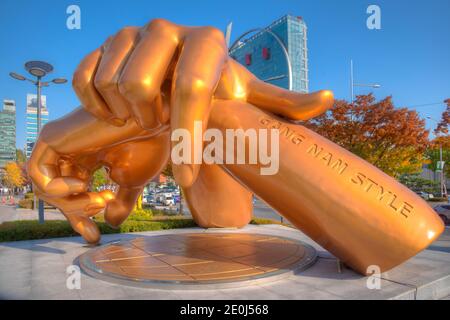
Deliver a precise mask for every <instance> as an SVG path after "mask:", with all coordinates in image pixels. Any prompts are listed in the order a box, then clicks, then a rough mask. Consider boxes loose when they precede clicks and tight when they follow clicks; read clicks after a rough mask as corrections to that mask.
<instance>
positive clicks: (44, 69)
mask: <svg viewBox="0 0 450 320" xmlns="http://www.w3.org/2000/svg"><path fill="white" fill-rule="evenodd" d="M25 70H26V71H27V72H28V73H29V74H31V75H32V76H34V77H35V79H34V80H32V79H28V78H26V77H24V76H22V75H20V74H18V73H15V72H10V73H9V75H10V76H11V77H12V78H14V79H16V80H19V81H25V80H26V81H29V82H31V83H32V84H34V85H35V86H36V93H37V94H36V104H37V106H36V109H37V110H36V111H37V136H36V140H37V138H38V136H39V133H40V132H41V123H42V116H41V108H42V105H41V90H42V87H48V86H49V85H50V82H51V83H54V84H63V83H66V82H67V80H66V79H64V78H55V79H53V80H51V81H50V82H47V81H42V78H43V77H45V76H46V75H47V74H49V73H51V72H52V71H53V66H52V65H51V64H49V63H47V62H44V61H28V62H26V63H25ZM34 203H36V196H35V201H34ZM38 208H39V209H38V212H39V223H44V202H43V201H42V200H41V199H39V205H38Z"/></svg>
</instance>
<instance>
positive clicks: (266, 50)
mask: <svg viewBox="0 0 450 320" xmlns="http://www.w3.org/2000/svg"><path fill="white" fill-rule="evenodd" d="M262 57H263V59H264V60H269V59H270V49H269V48H262Z"/></svg>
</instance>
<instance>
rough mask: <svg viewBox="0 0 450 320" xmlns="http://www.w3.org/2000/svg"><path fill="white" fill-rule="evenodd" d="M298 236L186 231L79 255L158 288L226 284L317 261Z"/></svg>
mask: <svg viewBox="0 0 450 320" xmlns="http://www.w3.org/2000/svg"><path fill="white" fill-rule="evenodd" d="M315 260H316V251H315V250H314V248H312V247H311V246H310V245H307V244H305V243H302V242H300V241H297V240H292V239H287V238H281V237H274V236H269V235H260V234H248V233H211V232H201V233H185V234H182V233H181V234H180V233H178V234H168V235H158V236H150V237H139V238H135V239H132V240H126V241H124V240H122V241H118V242H112V243H109V244H106V245H103V246H100V247H97V248H94V249H91V250H89V251H88V252H86V253H84V254H83V255H81V256H80V259H79V261H80V266H81V268H82V269H83V271H85V272H86V273H87V274H89V275H91V276H93V277H95V278H99V279H102V280H105V281H109V282H116V283H120V284H125V285H130V286H139V287H154V288H168V289H169V288H170V289H174V288H189V289H207V288H227V287H233V286H237V285H238V286H242V285H243V282H245V283H248V284H250V283H251V284H254V283H261V282H268V281H275V280H278V279H280V278H282V277H285V276H288V275H291V274H292V273H294V272H296V271H300V270H304V269H306V268H308V267H309V266H311V265H312V264H314V262H315Z"/></svg>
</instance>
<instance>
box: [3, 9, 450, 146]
mask: <svg viewBox="0 0 450 320" xmlns="http://www.w3.org/2000/svg"><path fill="white" fill-rule="evenodd" d="M73 4H75V5H78V6H79V7H80V9H81V29H80V30H69V29H68V28H67V26H66V20H67V18H68V17H69V14H67V13H66V9H67V7H68V6H69V5H73ZM371 4H375V5H378V6H379V7H380V9H381V29H380V30H369V29H368V28H367V26H366V20H367V18H368V17H369V14H367V12H366V10H367V8H368V6H369V5H371ZM449 13H450V1H449V0H387V1H384V0H371V1H365V0H341V1H337V0H314V1H313V0H258V1H254V0H246V1H242V0H240V1H236V0H227V1H212V0H209V1H206V0H201V1H200V0H199V1H197V0H190V1H186V0H169V1H152V0H146V1H145V0H128V1H124V0H108V1H104V0H83V1H75V0H69V1H67V0H40V1H32V0H27V1H26V0H1V1H0V21H1V22H0V23H1V28H0V43H1V51H0V57H1V59H0V100H3V99H14V100H15V101H16V107H17V147H18V148H23V147H24V144H25V131H26V130H25V108H26V94H27V93H34V91H35V88H34V87H33V86H32V85H31V84H30V83H26V82H19V81H17V80H13V79H12V78H10V77H9V76H8V74H9V72H11V71H15V72H18V73H22V74H25V73H26V72H25V71H24V69H23V64H24V62H26V61H29V60H44V61H48V62H50V63H51V64H53V66H54V67H55V70H54V72H53V74H51V75H49V77H48V80H51V79H52V78H51V77H66V78H67V79H69V80H71V78H72V74H73V72H74V70H75V69H76V67H77V65H78V63H79V62H80V61H81V59H82V58H83V57H84V56H85V55H86V54H88V53H89V52H90V51H92V50H94V49H96V48H97V47H99V46H100V45H101V44H102V43H103V42H104V41H105V40H106V38H107V37H108V36H110V35H113V34H115V33H116V32H117V31H119V30H120V29H121V28H123V27H125V26H143V25H145V24H146V23H147V22H149V21H150V20H152V19H154V18H165V19H168V20H170V21H172V22H174V23H178V24H183V25H191V26H206V25H210V26H215V27H217V28H219V29H221V30H224V31H225V28H226V26H227V24H228V23H229V22H233V32H232V37H231V39H232V40H233V39H235V38H237V37H238V36H239V35H241V34H242V33H244V32H245V31H247V30H249V29H252V28H255V27H264V26H267V25H269V24H270V23H271V22H272V21H274V20H276V19H278V18H280V17H281V16H283V15H285V14H292V15H295V16H302V17H303V19H304V20H305V22H306V24H307V27H308V50H309V51H308V54H309V80H310V91H316V90H321V89H329V90H332V91H333V92H334V94H335V97H336V98H338V99H347V100H348V99H350V60H351V59H353V63H354V78H355V82H356V83H379V84H381V88H379V89H369V88H363V87H357V88H355V94H367V93H369V92H371V91H373V92H374V94H375V96H376V97H377V98H378V99H383V98H384V97H386V96H389V95H392V96H393V101H394V104H395V105H396V106H397V107H409V108H412V109H416V110H417V111H418V112H419V113H420V115H421V116H422V117H423V118H426V117H432V118H434V119H436V120H439V119H440V116H441V113H442V112H443V111H444V109H445V105H444V103H443V100H445V99H446V98H450V19H449V18H448V14H449ZM43 93H44V94H45V95H47V105H48V108H49V111H50V119H57V118H59V117H61V116H63V115H64V114H66V113H68V112H69V111H71V110H72V109H74V108H75V107H77V106H78V105H79V101H78V99H77V97H76V95H75V93H74V92H73V90H72V88H71V85H70V82H69V83H67V84H64V85H52V86H50V87H47V88H44V91H43ZM424 104H425V105H426V106H423V105H424ZM428 104H433V105H428ZM416 106H417V107H416ZM435 126H436V123H435V122H433V121H432V120H427V128H429V129H433V128H434V127H435Z"/></svg>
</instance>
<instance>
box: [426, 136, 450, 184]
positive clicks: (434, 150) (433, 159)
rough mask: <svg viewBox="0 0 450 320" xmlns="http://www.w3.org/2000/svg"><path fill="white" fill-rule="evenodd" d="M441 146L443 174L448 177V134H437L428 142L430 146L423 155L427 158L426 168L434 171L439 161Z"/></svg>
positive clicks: (449, 154)
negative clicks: (443, 163)
mask: <svg viewBox="0 0 450 320" xmlns="http://www.w3.org/2000/svg"><path fill="white" fill-rule="evenodd" d="M441 147H442V161H444V162H445V165H444V175H445V176H446V177H450V136H448V135H446V136H438V137H436V138H435V139H434V140H432V141H431V143H430V148H429V149H428V150H427V151H426V153H425V156H426V159H427V160H428V161H427V162H428V168H429V169H430V170H432V171H436V169H437V168H436V167H437V163H438V161H440V148H441Z"/></svg>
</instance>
